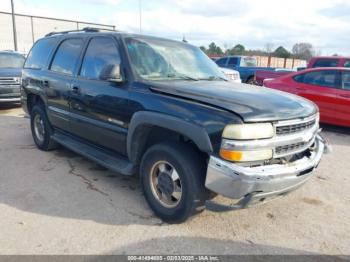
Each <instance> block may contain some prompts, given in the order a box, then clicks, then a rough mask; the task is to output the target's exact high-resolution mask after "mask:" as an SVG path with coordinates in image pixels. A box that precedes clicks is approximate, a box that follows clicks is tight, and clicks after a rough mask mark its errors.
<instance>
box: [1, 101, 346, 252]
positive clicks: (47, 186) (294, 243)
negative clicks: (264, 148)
mask: <svg viewBox="0 0 350 262" xmlns="http://www.w3.org/2000/svg"><path fill="white" fill-rule="evenodd" d="M323 133H324V135H325V137H327V138H328V140H329V141H330V143H331V145H332V146H333V153H332V154H329V155H326V156H324V158H323V161H322V163H321V164H320V166H319V169H318V170H317V172H316V173H315V176H314V177H313V178H312V179H311V180H310V181H309V182H308V183H307V184H305V185H304V186H303V187H302V188H300V189H299V190H297V191H295V192H293V193H292V194H290V195H288V196H286V197H284V198H280V199H277V200H275V201H273V202H269V203H267V204H265V205H261V206H258V207H254V208H250V209H246V210H239V211H234V212H230V213H221V214H218V213H212V212H209V211H205V212H203V213H202V214H200V215H199V216H197V217H195V218H193V219H191V220H190V221H189V222H187V223H184V224H181V225H168V224H164V223H162V222H161V221H160V220H159V219H157V218H156V217H154V215H153V214H152V212H151V211H150V209H149V208H148V206H147V204H146V202H145V200H144V199H143V196H142V193H141V191H140V187H139V184H138V180H137V179H136V178H129V177H124V176H121V175H118V174H116V173H113V172H111V171H108V170H106V169H104V168H102V167H100V166H98V165H96V164H95V163H93V162H91V161H89V160H87V159H85V158H83V157H80V156H78V155H76V154H74V153H72V152H70V151H68V150H66V149H59V150H56V151H52V152H49V153H47V152H42V151H39V150H37V149H36V147H35V145H34V144H33V141H32V137H31V133H30V129H29V119H28V118H26V117H25V116H24V113H23V112H22V110H21V109H20V108H10V107H7V106H2V107H1V108H0V214H1V215H0V225H1V229H0V254H33V253H34V254H175V253H176V254H300V253H302V254H324V253H325V254H350V234H349V232H350V219H349V218H350V171H349V170H350V130H349V129H340V128H331V129H330V128H329V127H328V128H327V129H326V131H324V132H323ZM218 200H220V201H226V200H224V199H222V198H218Z"/></svg>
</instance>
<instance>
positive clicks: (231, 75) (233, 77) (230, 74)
mask: <svg viewBox="0 0 350 262" xmlns="http://www.w3.org/2000/svg"><path fill="white" fill-rule="evenodd" d="M220 70H221V71H222V72H223V73H224V74H225V76H226V77H227V79H228V80H229V81H232V82H235V83H242V80H241V76H240V75H239V72H238V71H236V70H232V69H228V68H224V67H220Z"/></svg>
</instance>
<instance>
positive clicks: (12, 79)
mask: <svg viewBox="0 0 350 262" xmlns="http://www.w3.org/2000/svg"><path fill="white" fill-rule="evenodd" d="M24 60H25V57H24V56H23V55H21V54H19V53H17V52H13V51H0V103H1V102H19V101H20V97H21V96H20V90H19V89H20V82H21V72H22V66H23V63H24Z"/></svg>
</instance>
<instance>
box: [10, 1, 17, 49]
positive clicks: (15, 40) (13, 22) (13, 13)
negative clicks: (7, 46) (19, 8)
mask: <svg viewBox="0 0 350 262" xmlns="http://www.w3.org/2000/svg"><path fill="white" fill-rule="evenodd" d="M11 9H12V27H13V43H14V46H15V51H18V47H17V32H16V19H15V11H14V7H13V0H11Z"/></svg>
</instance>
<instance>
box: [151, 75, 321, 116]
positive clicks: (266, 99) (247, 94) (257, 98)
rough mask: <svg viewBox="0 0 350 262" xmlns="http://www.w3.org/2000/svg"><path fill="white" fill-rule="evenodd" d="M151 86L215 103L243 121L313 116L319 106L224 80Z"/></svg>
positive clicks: (296, 97)
mask: <svg viewBox="0 0 350 262" xmlns="http://www.w3.org/2000/svg"><path fill="white" fill-rule="evenodd" d="M151 85H152V87H151V90H153V91H156V92H161V93H164V94H168V95H174V96H178V97H182V98H185V99H190V100H195V101H198V102H203V103H206V104H210V105H212V106H216V107H219V108H222V109H225V110H227V111H230V112H233V113H235V114H238V115H240V116H241V118H242V119H243V121H244V122H266V121H277V120H288V119H295V118H302V117H307V116H310V115H312V114H314V113H316V112H317V107H316V106H315V105H314V104H313V103H312V102H310V101H308V100H306V99H304V98H301V97H298V96H295V95H292V94H288V93H285V92H282V91H277V90H272V89H269V88H265V87H257V86H252V85H246V84H239V83H233V82H225V81H171V82H170V81H162V82H152V84H151Z"/></svg>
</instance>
